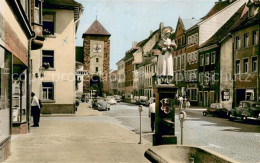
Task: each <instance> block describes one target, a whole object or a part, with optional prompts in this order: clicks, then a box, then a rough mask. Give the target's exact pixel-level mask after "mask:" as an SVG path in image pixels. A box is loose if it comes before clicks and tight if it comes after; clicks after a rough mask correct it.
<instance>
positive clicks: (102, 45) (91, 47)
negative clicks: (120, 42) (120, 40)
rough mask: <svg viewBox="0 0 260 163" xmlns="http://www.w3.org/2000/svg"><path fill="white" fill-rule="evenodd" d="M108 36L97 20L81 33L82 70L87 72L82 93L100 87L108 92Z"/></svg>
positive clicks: (104, 91)
mask: <svg viewBox="0 0 260 163" xmlns="http://www.w3.org/2000/svg"><path fill="white" fill-rule="evenodd" d="M110 36H111V34H110V33H109V32H108V31H107V30H106V29H105V28H104V27H103V26H102V25H101V24H100V23H99V21H98V20H95V21H94V22H93V23H92V25H91V26H90V27H89V28H88V30H87V31H86V32H85V33H83V35H82V38H83V48H84V70H86V71H87V73H88V75H87V76H86V77H85V78H84V83H83V92H84V93H88V92H89V91H90V89H91V88H93V89H97V88H102V92H103V93H108V92H109V59H110V40H109V38H110ZM94 86H95V88H94ZM100 91H101V90H100Z"/></svg>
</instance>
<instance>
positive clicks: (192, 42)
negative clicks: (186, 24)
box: [191, 35, 195, 44]
mask: <svg viewBox="0 0 260 163" xmlns="http://www.w3.org/2000/svg"><path fill="white" fill-rule="evenodd" d="M194 42H195V36H194V35H192V40H191V44H194Z"/></svg>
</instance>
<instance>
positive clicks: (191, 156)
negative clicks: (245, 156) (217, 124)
mask: <svg viewBox="0 0 260 163" xmlns="http://www.w3.org/2000/svg"><path fill="white" fill-rule="evenodd" d="M144 155H145V157H146V158H147V159H148V160H149V161H151V162H160V163H161V162H162V163H166V162H169V163H172V162H178V163H179V162H182V163H183V162H189V163H193V162H194V163H197V162H198V163H203V162H205V163H209V162H212V163H231V162H236V161H234V160H231V159H230V158H227V157H226V156H223V155H220V154H218V153H215V152H212V151H210V150H208V149H204V148H201V147H196V146H186V145H160V146H153V147H151V148H149V149H147V150H146V151H145V154H144Z"/></svg>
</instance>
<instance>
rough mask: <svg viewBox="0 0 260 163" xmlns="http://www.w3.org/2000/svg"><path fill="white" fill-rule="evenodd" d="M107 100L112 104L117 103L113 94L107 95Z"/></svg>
mask: <svg viewBox="0 0 260 163" xmlns="http://www.w3.org/2000/svg"><path fill="white" fill-rule="evenodd" d="M106 101H107V103H109V104H110V105H114V104H116V103H117V101H116V99H115V98H114V97H113V96H107V97H106Z"/></svg>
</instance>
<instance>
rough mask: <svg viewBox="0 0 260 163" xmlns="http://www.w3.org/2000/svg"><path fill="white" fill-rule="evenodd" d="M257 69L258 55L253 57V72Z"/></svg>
mask: <svg viewBox="0 0 260 163" xmlns="http://www.w3.org/2000/svg"><path fill="white" fill-rule="evenodd" d="M256 71H257V57H252V72H256Z"/></svg>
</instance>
